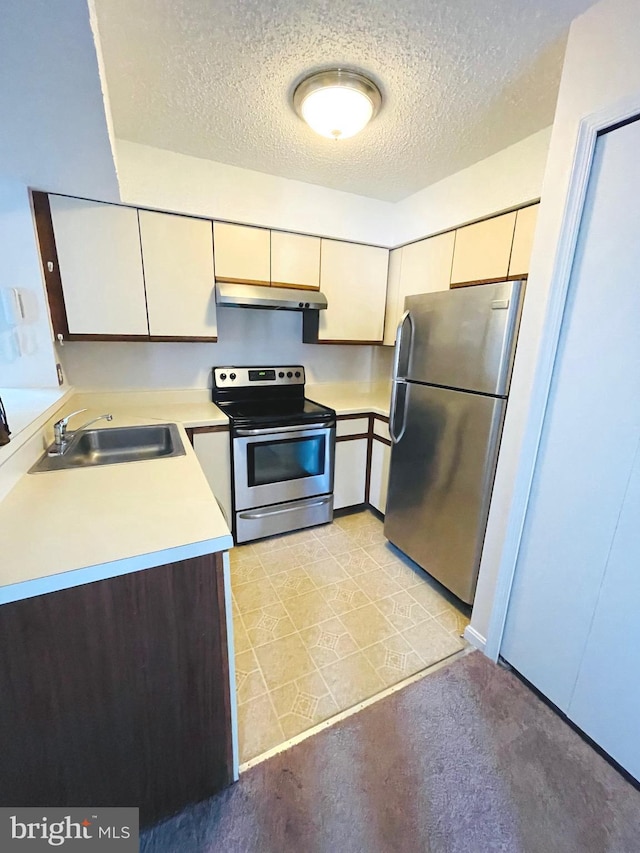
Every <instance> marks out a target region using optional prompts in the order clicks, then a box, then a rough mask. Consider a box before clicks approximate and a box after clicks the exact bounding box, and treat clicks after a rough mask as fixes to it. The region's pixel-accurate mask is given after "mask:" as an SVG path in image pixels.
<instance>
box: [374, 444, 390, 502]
mask: <svg viewBox="0 0 640 853" xmlns="http://www.w3.org/2000/svg"><path fill="white" fill-rule="evenodd" d="M390 461H391V448H390V447H389V445H388V444H385V443H384V442H382V441H377V440H376V439H375V438H374V439H373V441H372V446H371V474H370V478H369V503H370V504H371V506H372V507H374V509H377V510H378V512H381V513H382V514H383V515H384V511H385V507H386V505H387V487H388V485H389V462H390Z"/></svg>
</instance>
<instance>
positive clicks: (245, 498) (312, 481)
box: [233, 423, 336, 510]
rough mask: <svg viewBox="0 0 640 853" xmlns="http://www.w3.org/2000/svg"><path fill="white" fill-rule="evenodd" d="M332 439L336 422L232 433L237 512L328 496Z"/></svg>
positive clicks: (331, 462) (329, 490) (333, 445)
mask: <svg viewBox="0 0 640 853" xmlns="http://www.w3.org/2000/svg"><path fill="white" fill-rule="evenodd" d="M335 436H336V430H335V423H330V424H326V423H323V424H305V425H300V426H286V427H273V428H271V429H267V428H262V429H236V430H235V431H234V438H233V466H234V475H233V488H234V497H235V508H236V510H244V509H252V508H254V507H263V506H269V505H270V504H276V503H284V502H286V501H295V500H300V499H302V498H310V497H313V496H314V495H325V494H328V493H330V492H332V491H333V464H334V453H335Z"/></svg>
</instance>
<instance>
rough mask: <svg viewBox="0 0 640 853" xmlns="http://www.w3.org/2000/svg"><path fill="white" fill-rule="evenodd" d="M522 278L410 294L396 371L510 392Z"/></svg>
mask: <svg viewBox="0 0 640 853" xmlns="http://www.w3.org/2000/svg"><path fill="white" fill-rule="evenodd" d="M523 294H524V282H523V281H505V282H500V283H498V284H481V285H475V286H472V287H459V288H456V289H454V290H443V291H441V292H438V293H423V294H420V295H419V296H407V298H406V299H405V309H406V310H407V311H408V313H409V316H408V318H407V319H406V320H405V322H404V326H403V330H402V331H403V334H402V336H401V338H402V340H401V342H400V344H401V345H400V346H399V347H398V355H397V359H396V360H397V364H398V372H397V376H399V377H400V378H406V379H410V380H412V381H415V382H427V383H429V384H430V385H442V386H444V387H446V388H463V389H466V390H469V391H476V392H478V393H481V394H495V395H497V396H506V395H507V393H508V391H509V382H510V380H511V369H512V366H513V356H514V351H515V341H516V337H517V333H518V326H519V324H520V313H521V306H522V297H523Z"/></svg>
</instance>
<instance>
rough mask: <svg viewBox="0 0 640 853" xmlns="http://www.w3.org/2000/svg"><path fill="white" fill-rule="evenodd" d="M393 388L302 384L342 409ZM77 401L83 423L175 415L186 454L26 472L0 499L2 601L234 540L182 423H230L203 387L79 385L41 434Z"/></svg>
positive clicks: (375, 403)
mask: <svg viewBox="0 0 640 853" xmlns="http://www.w3.org/2000/svg"><path fill="white" fill-rule="evenodd" d="M389 393H390V392H389V386H388V385H387V384H378V385H363V384H359V383H340V384H333V385H329V384H324V385H307V387H306V395H307V396H308V397H309V398H311V399H312V400H315V401H317V402H319V403H323V404H324V405H327V406H330V407H331V408H333V409H335V410H336V412H337V413H338V414H358V413H360V412H363V413H364V412H374V413H376V414H380V415H388V414H389ZM80 408H87V409H88V411H87V412H86V413H85V414H84V415H82V416H78V421H79V423H80V424H81V423H82V422H83V419H86V420H89V419H90V418H92V417H96V416H97V415H100V414H102V413H106V412H110V413H112V414H113V416H114V419H113V421H112V423H111V426H113V427H116V426H127V425H130V424H131V425H135V424H144V423H150V422H154V421H157V422H163V423H169V422H170V423H178V424H179V425H181V430H180V431H181V435H182V440H183V443H184V446H185V450H186V455H185V456H178V457H173V458H167V459H156V460H147V461H144V462H129V463H123V464H118V465H104V466H96V467H92V468H82V469H74V470H67V471H56V472H46V473H41V474H24V475H23V476H22V477H21V478H20V480H19V481H18V483H17V485H16V486H15V487H14V488H13V489H12V490H11V491H10V492H9V494H8V495H7V496H6V497H5V499H4V500H3V501H1V502H0V530H1V531H2V533H1V540H2V555H1V559H0V604H3V603H7V602H9V601H16V600H19V599H22V598H29V597H31V596H35V595H41V594H43V593H45V592H53V591H56V590H60V589H66V588H68V587H71V586H78V585H80V584H83V583H91V582H93V581H96V580H103V579H105V578H109V577H115V576H117V575H120V574H126V573H128V572H133V571H139V570H141V569H145V568H150V567H152V566H156V565H162V564H164V563H168V562H176V561H179V560H184V559H188V558H190V557H196V556H200V555H202V554H207V553H212V552H214V551H222V550H226V549H228V548H231V547H233V540H232V538H231V534H230V532H229V529H228V527H227V525H226V522H225V521H224V518H223V516H222V513H221V512H220V509H219V507H218V503H217V501H216V499H215V497H214V495H213V494H212V493H211V490H210V488H209V485H208V483H207V481H206V479H205V476H204V474H203V472H202V469H201V468H200V465H199V463H198V460H197V458H196V456H195V454H194V452H193V448H192V447H191V445H190V443H189V441H188V439H187V437H186V433H185V432H184V430H183V429H182V427H200V426H215V425H223V424H226V423H227V419H226V417H225V416H224V415H223V414H222V412H221V411H220V410H219V409H218V408H217V406H215V405H214V404H213V403H212V402H211V399H210V392H209V391H206V390H196V391H183V390H179V391H123V392H102V391H94V392H90V391H82V392H76V393H75V394H73V396H71V397H69V398H66V399H65V400H64V404H63V405H62V406H61V408H60V409H59V410H58V411H56V412H55V416H54V417H51V419H50V423H49V428H48V430H47V433H46V434H47V436H48V437H50V436H51V424H52V423H53V420H57V419H58V418H59V417H61V416H63V415H64V414H67V413H69V412H72V411H74V410H75V409H80ZM75 423H76V424H77V421H76V422H75ZM73 425H74V424H73V423H72V424H71V425H70V426H71V427H73ZM78 425H79V424H78ZM100 426H107V424H106V423H105V424H101V425H100ZM36 458H37V454H36V457H34V459H33V462H35V461H36Z"/></svg>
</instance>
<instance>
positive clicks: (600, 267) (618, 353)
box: [501, 121, 640, 773]
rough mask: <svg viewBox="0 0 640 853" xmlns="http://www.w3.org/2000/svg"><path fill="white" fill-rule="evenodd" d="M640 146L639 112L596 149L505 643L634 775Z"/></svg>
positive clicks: (639, 554)
mask: <svg viewBox="0 0 640 853" xmlns="http://www.w3.org/2000/svg"><path fill="white" fill-rule="evenodd" d="M639 150H640V122H639V121H636V122H634V123H632V124H628V125H626V126H623V127H620V128H618V129H616V130H613V131H611V132H609V133H607V134H605V135H603V136H601V137H600V138H599V139H598V142H597V145H596V152H595V158H594V163H593V168H592V174H591V180H590V185H589V189H588V193H587V199H586V203H585V209H584V214H583V219H582V225H581V229H580V234H579V239H578V246H577V250H576V256H575V260H574V267H573V273H572V278H571V282H570V288H569V296H568V300H567V305H566V309H565V316H564V320H563V327H562V334H561V340H560V346H559V350H558V354H557V358H556V365H555V368H554V377H553V382H552V387H551V392H550V396H549V401H548V406H547V414H546V418H545V424H544V428H543V434H542V439H541V445H540V448H539V453H538V460H537V463H536V469H535V473H534V480H533V484H532V490H531V495H530V501H529V506H528V509H527V516H526V519H525V526H524V531H523V536H522V541H521V546H520V553H519V557H518V563H517V568H516V574H515V578H514V586H513V590H512V595H511V599H510V602H509V608H508V614H507V624H506V630H505V634H504V639H503V644H502V648H501V654H502V655H503V656H504V657H505V658H506V659H507V660H508V661H509V662H510V663H512V664H513V666H514V667H515V668H516V669H518V670H519V671H520V672H521V673H522V674H523V675H525V676H526V678H528V679H529V680H530V681H531V682H533V684H535V685H536V687H538V688H539V689H540V690H541V691H542V692H543V693H544V694H546V695H547V696H548V697H549V698H550V699H551V700H552V701H553V702H554V703H555V704H557V705H558V706H559V707H560V708H561V709H562V710H564V711H566V712H567V713H568V714H569V716H570V717H571V718H572V719H575V720H576V722H577V723H578V724H579V725H583V726H584V728H585V729H586V730H587V731H588V732H589V733H590V734H591V735H592V737H594V738H595V739H596V740H597V741H598V742H599V743H601V744H602V745H603V747H604V748H605V749H609V750H610V751H611V752H612V753H613V754H614V756H615V757H616V758H617V760H618V761H620V763H622V764H623V765H625V766H628V767H630V768H631V767H633V768H634V769H633V771H632V772H635V773H638V771H639V770H640V761H639V760H638V755H639V754H638V745H637V743H636V742H634V738H635V740H637V725H638V713H639V711H640V707H639V701H640V695H639V694H638V684H637V683H638V679H637V678H636V673H637V653H636V651H635V624H636V623H637V613H636V609H637V601H638V592H640V590H639V589H638V583H639V581H638V573H639V571H640V570H639V568H638V567H639V566H640V539H639V538H638V535H637V532H636V533H634V531H633V530H632V529H630V527H629V524H631V526H632V525H633V522H628V514H629V513H630V512H631V513H632V514H633V512H634V510H635V525H636V526H638V498H637V493H636V488H637V486H636V479H635V478H637V472H634V474H633V476H632V474H631V472H632V470H634V469H633V466H634V459H636V453H637V448H638V441H639V440H640V334H639V332H638V318H639V317H640V285H639V284H638V269H639V268H640V240H639V239H638V223H639V222H640V169H639V168H638V156H637V152H638V151H639ZM636 465H637V462H636ZM630 478H631V479H630ZM634 591H635V595H634ZM625 595H626V596H627V598H626V600H625ZM623 601H624V605H625V606H624V607H622V603H623ZM592 626H593V627H592ZM625 673H626V676H625ZM625 678H628V679H629V680H630V681H632V680H633V679H634V678H635V682H636V683H635V684H634V685H631V684H630V683H629V682H625ZM576 684H577V687H576ZM574 688H575V689H576V693H575V696H574ZM614 703H615V705H616V707H615V709H614V708H613V707H612V705H613V704H614ZM633 727H635V729H634V728H633ZM632 730H634V731H635V735H634V738H632V737H631V736H630V735H629V733H630V732H631V731H632ZM628 735H629V736H628Z"/></svg>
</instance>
